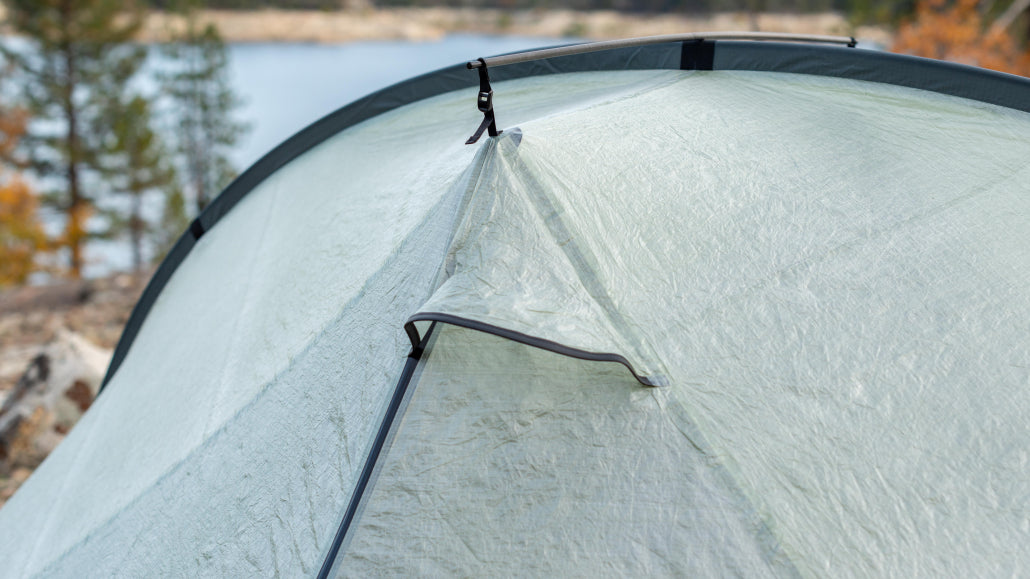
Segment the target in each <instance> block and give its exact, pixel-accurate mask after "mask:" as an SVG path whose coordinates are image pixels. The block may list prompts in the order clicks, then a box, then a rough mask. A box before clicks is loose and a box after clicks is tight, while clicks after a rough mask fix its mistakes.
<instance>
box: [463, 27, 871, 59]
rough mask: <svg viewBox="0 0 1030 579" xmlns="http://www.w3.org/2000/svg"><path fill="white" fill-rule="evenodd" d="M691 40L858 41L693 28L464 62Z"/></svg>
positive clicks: (813, 35)
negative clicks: (682, 32) (700, 30)
mask: <svg viewBox="0 0 1030 579" xmlns="http://www.w3.org/2000/svg"><path fill="white" fill-rule="evenodd" d="M691 40H694V41H700V40H775V41H779V42H813V43H818V44H842V45H845V46H850V47H852V48H853V47H854V46H855V45H856V44H857V42H856V40H855V38H854V37H851V36H822V35H817V34H787V33H781V32H693V33H689V34H662V35H659V36H643V37H641V38H625V39H620V40H604V41H601V42H584V43H583V44H572V45H569V46H558V47H556V48H544V49H542V50H530V51H527V52H519V53H517V54H504V55H501V56H493V57H490V58H480V59H477V60H470V61H469V63H468V65H467V66H468V67H469V68H479V67H487V66H504V65H506V64H517V63H519V62H529V61H532V60H542V59H545V58H552V57H556V56H570V55H573V54H586V53H588V52H598V51H601V50H614V49H617V48H632V47H634V46H647V45H650V44H661V43H663V42H684V41H691Z"/></svg>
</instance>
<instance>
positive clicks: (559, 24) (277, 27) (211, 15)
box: [141, 8, 890, 44]
mask: <svg viewBox="0 0 1030 579" xmlns="http://www.w3.org/2000/svg"><path fill="white" fill-rule="evenodd" d="M201 19H202V20H203V21H204V22H211V23H214V24H215V25H217V26H218V28H219V30H221V32H222V35H223V36H224V37H225V38H226V39H227V40H228V41H230V42H318V43H342V42H353V41H362V40H410V41H431V40H436V39H439V38H441V37H443V36H445V35H447V34H453V33H476V34H513V35H520V36H541V37H553V38H561V37H570V36H574V37H585V38H595V39H609V38H626V37H633V36H650V35H655V34H672V33H678V32H702V31H713V30H753V29H755V28H757V29H758V30H762V31H765V32H794V33H806V34H844V35H850V34H853V33H854V34H856V35H857V36H858V37H859V38H861V39H863V40H869V41H873V42H878V43H881V44H887V43H889V40H890V34H889V32H888V31H887V30H885V29H882V28H875V27H862V28H860V29H858V30H852V29H851V28H850V27H849V25H848V23H847V21H846V20H845V18H844V17H843V16H841V15H840V14H837V13H832V12H828V13H821V14H806V15H785V14H759V15H757V17H756V18H754V19H752V18H751V16H750V15H748V14H746V13H721V14H713V15H711V16H706V17H703V16H689V17H688V16H683V15H675V14H668V15H659V16H642V15H629V14H621V13H617V12H612V11H596V12H574V11H569V10H551V11H513V12H506V11H501V10H475V9H451V8H396V9H373V8H367V9H362V10H348V11H341V12H317V11H282V10H261V11H255V12H229V11H217V10H211V11H206V12H204V13H203V14H202V16H201ZM181 26H182V21H181V19H180V18H178V17H175V16H170V15H167V14H162V13H155V14H152V15H150V16H149V17H148V19H147V21H146V24H145V26H144V29H143V32H142V34H141V40H145V41H152V42H160V41H162V40H165V39H167V38H168V35H169V32H170V31H172V30H176V29H178V28H179V27H181Z"/></svg>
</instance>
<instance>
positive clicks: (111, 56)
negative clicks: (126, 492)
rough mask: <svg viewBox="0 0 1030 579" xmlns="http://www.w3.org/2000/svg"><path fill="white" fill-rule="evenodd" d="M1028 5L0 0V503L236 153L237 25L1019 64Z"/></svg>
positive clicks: (64, 422) (85, 397)
mask: <svg viewBox="0 0 1030 579" xmlns="http://www.w3.org/2000/svg"><path fill="white" fill-rule="evenodd" d="M1028 8H1030V0H728V1H716V0H209V1H207V2H201V1H200V0H139V1H137V2H133V1H130V0H6V1H4V2H3V4H2V5H0V10H2V15H0V34H2V38H0V504H2V503H3V501H4V500H6V498H7V497H9V496H10V494H11V493H13V489H14V488H16V486H17V484H18V483H20V481H21V480H24V478H25V477H26V476H28V475H27V472H30V471H31V468H33V467H34V466H35V464H37V463H38V462H39V460H41V459H42V457H43V456H45V455H46V453H47V452H49V450H50V449H51V448H52V447H53V446H54V445H55V444H56V442H57V441H58V440H59V439H60V437H61V436H63V434H64V433H65V432H67V430H68V429H69V428H70V427H71V424H73V423H74V420H75V419H76V418H77V417H78V415H80V414H81V413H82V412H83V411H84V410H85V409H86V408H87V407H88V406H89V403H90V402H91V401H92V398H93V396H94V395H95V394H96V390H97V385H98V383H99V381H100V376H101V375H102V373H103V369H104V366H105V365H106V360H107V358H106V356H108V355H109V351H110V348H112V347H113V346H114V343H115V341H116V340H117V338H118V335H119V334H120V331H121V327H122V325H123V324H124V323H125V321H126V320H127V318H128V314H129V311H130V310H131V307H132V305H133V303H134V302H135V300H136V299H137V297H138V295H139V293H140V292H141V291H142V288H143V287H144V285H145V283H146V280H147V277H148V276H149V274H150V273H151V272H152V271H153V267H154V265H155V264H156V263H158V262H159V261H160V260H161V258H162V257H163V256H164V255H165V253H166V252H167V251H168V250H169V249H170V248H171V247H172V245H173V244H174V243H175V240H176V239H177V238H178V237H179V236H180V235H181V234H182V232H183V231H184V230H186V228H187V227H188V226H189V224H190V221H191V220H192V219H193V218H194V217H195V216H196V215H197V214H198V213H199V212H200V211H202V210H203V209H204V207H205V206H206V205H207V204H208V203H210V201H211V200H212V199H213V198H214V197H215V196H217V194H218V193H219V192H220V191H221V190H222V189H223V188H224V187H225V186H226V185H227V184H228V183H229V182H230V181H231V180H232V179H233V178H234V177H235V176H236V173H237V171H239V170H241V169H242V167H240V166H237V165H238V164H239V163H238V162H237V159H238V158H239V157H238V156H234V155H235V152H236V150H237V148H238V147H239V144H240V142H241V139H245V138H246V136H247V135H248V133H249V131H251V130H252V128H253V127H252V126H251V125H250V121H249V119H243V118H242V117H241V115H240V114H239V113H240V109H241V106H242V105H243V103H244V102H245V99H243V98H241V96H240V95H239V94H238V92H239V91H238V87H236V86H234V85H233V83H232V76H231V75H230V70H229V69H230V65H231V62H230V56H231V54H232V51H231V49H232V47H233V46H236V45H238V44H237V43H240V42H244V41H247V42H269V41H278V42H281V43H283V44H281V45H278V46H280V47H281V48H274V47H273V48H271V49H268V51H271V52H268V51H266V52H262V53H260V54H264V55H268V54H272V53H274V52H275V51H282V50H286V46H287V44H286V43H290V42H292V43H299V42H310V41H320V42H327V43H336V42H346V41H354V40H374V39H389V40H398V41H403V42H405V43H415V42H418V41H424V40H433V39H438V38H440V37H443V36H447V35H453V34H466V35H468V34H472V35H487V36H489V38H500V37H501V36H502V35H506V34H507V35H521V36H522V37H524V38H523V40H522V41H521V42H522V44H516V45H502V44H500V43H499V41H498V43H495V44H489V43H487V42H486V41H485V40H484V41H480V43H479V44H477V45H476V46H477V47H483V46H498V47H502V46H503V48H498V49H497V50H494V51H493V52H502V51H504V50H511V49H513V48H514V47H524V46H529V45H539V44H548V43H549V44H554V43H556V41H555V40H554V38H555V37H567V38H612V37H628V36H642V35H648V34H662V33H671V32H690V31H699V30H715V29H722V30H726V29H738V30H739V29H752V30H764V31H789V32H807V33H820V34H845V35H854V36H857V37H858V38H859V40H860V41H862V42H863V44H864V45H865V46H867V47H871V48H874V49H885V50H893V51H896V52H902V53H907V54H912V55H917V56H927V57H932V58H938V59H945V60H952V61H956V62H961V63H966V64H972V65H977V66H981V67H986V68H991V69H995V70H1000V71H1004V72H1009V73H1012V74H1019V75H1024V76H1030V45H1028V39H1030V15H1028ZM530 39H531V40H530ZM491 42H492V41H491ZM387 48H388V47H386V46H385V45H383V46H381V47H379V48H373V52H374V51H375V50H386V49H387ZM477 49H478V48H477ZM488 52H489V50H488ZM461 54H464V52H462V53H461ZM479 55H480V54H467V55H465V56H464V57H465V58H472V57H475V56H479ZM454 60H458V59H454ZM396 80H399V79H396ZM286 88H287V89H288V88H289V87H286ZM373 88H377V87H373ZM355 96H360V95H355ZM343 104H346V102H338V103H336V105H337V106H340V105H343ZM470 118H473V117H472V116H470ZM473 120H474V119H473ZM300 128H301V125H297V126H294V127H292V129H293V130H298V129H300ZM283 136H286V135H283ZM279 138H281V137H279ZM272 144H274V143H270V144H268V145H267V146H271V145H272ZM252 160H254V159H249V161H252ZM104 244H106V245H104ZM101 246H105V247H108V248H110V247H112V246H113V247H117V248H120V249H119V250H118V251H120V252H121V255H122V256H123V257H122V259H120V260H112V259H111V258H110V255H112V253H111V251H107V252H106V253H105V252H104V251H92V249H93V248H96V247H101ZM115 253H117V251H116V252H115ZM48 348H49V349H48ZM60 360H64V362H62V363H67V364H71V365H72V366H73V367H74V368H77V369H74V368H73V369H72V370H68V371H67V372H65V373H64V374H61V375H62V376H63V375H65V374H67V375H68V376H72V378H68V379H67V380H66V382H67V383H66V384H62V385H58V386H52V385H51V386H47V387H46V388H49V390H47V391H46V392H50V394H47V393H46V392H43V393H42V394H41V393H39V392H42V391H40V390H39V389H40V388H41V387H40V384H45V383H47V381H48V380H50V381H52V377H53V376H55V375H57V374H59V373H57V372H55V367H54V365H55V364H56V363H57V362H58V361H60ZM75 364H78V366H75ZM33 389H35V390H33ZM34 391H35V392H37V393H36V394H33V392H34ZM54 393H56V394H54ZM33 396H35V398H33ZM47 396H50V398H46V397H47ZM55 400H63V401H65V402H66V403H65V404H64V406H61V405H60V404H57V403H56V402H55ZM68 400H71V401H72V403H71V404H70V405H69V404H67V401H68ZM41 407H44V411H43V412H41V411H40V410H39V409H40V408H41Z"/></svg>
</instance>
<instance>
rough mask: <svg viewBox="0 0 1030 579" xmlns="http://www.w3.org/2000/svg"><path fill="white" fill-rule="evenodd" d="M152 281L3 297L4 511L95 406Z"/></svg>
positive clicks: (134, 279)
mask: <svg viewBox="0 0 1030 579" xmlns="http://www.w3.org/2000/svg"><path fill="white" fill-rule="evenodd" d="M148 279H149V273H148V274H145V275H131V274H119V275H115V276H113V277H108V278H102V279H95V280H85V281H64V282H59V283H55V284H52V285H47V286H28V287H21V288H15V289H9V290H6V291H2V292H0V506H2V505H3V503H4V502H5V501H6V500H7V499H8V498H10V497H11V495H13V494H14V491H15V490H16V489H17V488H18V486H19V485H20V484H21V483H22V482H24V480H25V479H26V478H28V476H29V474H31V473H32V470H33V469H34V468H35V467H36V466H37V465H38V464H39V462H41V461H42V460H43V458H45V457H46V455H47V454H48V453H49V452H50V450H52V449H53V448H54V447H55V446H56V445H57V443H58V442H60V440H61V439H63V437H64V435H65V434H66V433H67V432H68V430H70V429H71V427H72V426H73V425H74V423H75V421H76V420H77V419H78V417H79V416H81V414H82V413H83V412H84V411H85V410H86V408H88V407H89V405H90V403H91V402H92V400H93V396H94V395H95V393H96V390H97V388H98V387H99V383H100V380H101V379H102V378H103V373H104V371H105V370H106V367H107V363H108V361H109V360H110V356H111V351H112V350H113V348H114V346H115V344H116V343H117V342H118V338H119V337H120V336H121V332H122V327H123V326H124V325H125V322H126V321H127V320H128V318H129V314H130V313H131V312H132V308H133V306H134V305H135V303H136V301H137V300H138V299H139V295H140V293H142V291H143V288H144V287H145V285H146V282H147V280H148Z"/></svg>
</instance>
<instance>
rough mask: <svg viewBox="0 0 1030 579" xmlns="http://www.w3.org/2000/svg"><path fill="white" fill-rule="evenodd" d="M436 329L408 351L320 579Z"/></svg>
mask: <svg viewBox="0 0 1030 579" xmlns="http://www.w3.org/2000/svg"><path fill="white" fill-rule="evenodd" d="M435 328H436V322H433V323H432V325H430V326H429V329H428V330H426V335H425V337H423V338H422V341H421V342H420V343H419V344H418V345H417V346H413V347H412V348H411V353H409V354H408V358H407V361H406V362H405V363H404V370H402V371H401V377H400V380H398V381H397V387H396V388H395V389H394V391H393V398H391V399H390V405H389V406H388V407H387V408H386V414H385V415H384V416H383V421H382V422H381V423H380V424H379V431H378V432H377V433H376V437H375V439H374V440H373V441H372V448H371V449H369V451H368V458H366V459H365V466H364V468H362V470H361V475H360V476H359V477H358V482H357V484H356V485H355V486H354V492H353V493H352V494H351V499H350V503H349V504H348V505H347V511H346V512H344V514H343V520H341V521H340V526H339V527H338V528H337V530H336V535H335V536H334V537H333V542H332V544H331V545H330V546H329V552H328V553H327V554H326V557H325V560H323V561H322V567H321V568H320V569H319V571H318V576H317V577H318V579H327V578H328V577H329V573H330V572H331V571H332V569H333V564H334V563H335V562H336V558H337V557H338V556H339V554H340V547H341V546H342V545H343V541H344V539H345V538H346V537H347V531H349V530H350V526H351V523H353V522H354V518H355V517H356V516H357V513H358V507H359V506H360V505H361V500H362V498H364V496H365V492H366V491H367V490H368V486H369V484H370V483H371V480H372V475H373V473H374V472H375V468H376V463H377V462H378V461H379V456H380V454H381V453H382V451H383V447H384V446H386V439H387V437H388V436H389V434H390V429H391V428H392V427H393V423H394V421H395V420H396V418H397V412H398V411H399V410H400V407H401V402H403V401H404V395H405V394H406V393H407V392H408V385H409V384H410V383H411V378H412V376H414V375H415V367H416V366H418V363H419V361H420V360H421V359H422V354H423V353H425V350H426V347H427V346H428V344H429V339H430V337H431V336H432V335H433V330H434V329H435Z"/></svg>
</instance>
